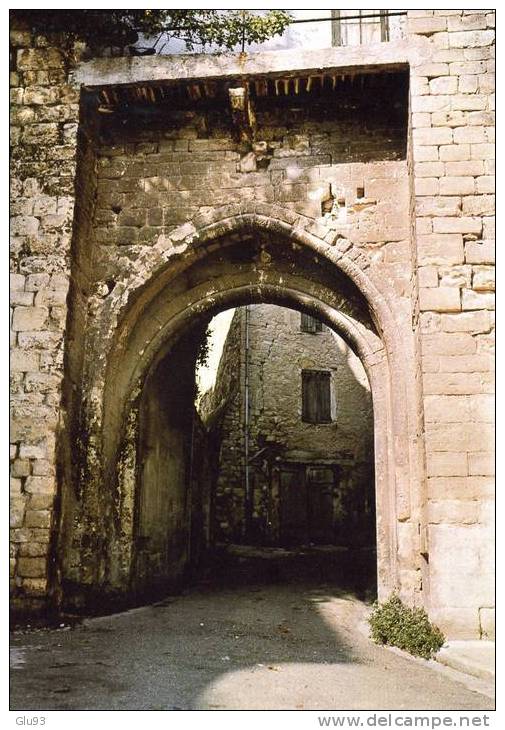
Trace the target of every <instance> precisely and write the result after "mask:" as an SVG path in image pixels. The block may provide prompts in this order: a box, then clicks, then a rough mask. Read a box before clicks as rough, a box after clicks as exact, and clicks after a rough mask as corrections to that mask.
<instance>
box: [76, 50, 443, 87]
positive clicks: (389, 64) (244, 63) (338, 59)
mask: <svg viewBox="0 0 505 730" xmlns="http://www.w3.org/2000/svg"><path fill="white" fill-rule="evenodd" d="M428 52H429V45H427V43H426V41H425V39H422V38H420V39H418V41H417V42H413V39H412V38H410V39H408V40H407V39H402V40H399V41H392V42H389V43H375V44H370V45H366V46H346V47H335V48H325V49H316V50H314V49H310V50H303V49H301V48H296V49H290V50H287V51H266V52H262V53H250V54H247V53H223V54H220V55H211V54H208V55H203V54H187V55H173V56H161V55H160V56H148V57H141V58H139V57H135V56H125V57H121V58H101V59H94V60H92V61H87V62H85V63H81V64H79V65H78V66H77V68H76V69H75V70H74V71H73V73H72V81H73V82H74V83H76V84H81V85H84V86H88V87H96V86H113V85H116V84H140V83H149V82H156V81H170V80H173V81H175V80H179V79H187V80H189V79H204V78H216V79H218V78H221V79H226V78H230V77H242V78H244V77H250V76H259V75H263V76H266V75H268V76H270V77H272V76H275V75H280V74H282V75H295V74H296V73H299V72H303V73H305V74H307V73H314V74H317V73H321V72H322V71H325V70H330V69H335V70H337V71H338V72H339V73H342V74H345V73H347V72H350V71H352V72H354V73H372V72H374V71H375V72H380V71H388V70H389V71H395V70H405V69H407V67H408V65H409V63H413V62H415V63H419V62H420V61H421V60H422V58H423V56H425V55H426V56H427V55H428Z"/></svg>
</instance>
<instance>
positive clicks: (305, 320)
mask: <svg viewBox="0 0 505 730" xmlns="http://www.w3.org/2000/svg"><path fill="white" fill-rule="evenodd" d="M300 329H301V331H302V332H310V333H312V334H313V333H314V332H322V331H323V323H322V322H320V321H319V320H318V319H316V318H315V317H312V316H311V315H310V314H304V313H303V312H302V313H301V318H300Z"/></svg>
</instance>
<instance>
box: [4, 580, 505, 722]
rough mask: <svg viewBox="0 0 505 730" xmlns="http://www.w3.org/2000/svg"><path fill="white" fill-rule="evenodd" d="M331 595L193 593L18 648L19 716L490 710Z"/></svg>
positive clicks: (36, 636)
mask: <svg viewBox="0 0 505 730" xmlns="http://www.w3.org/2000/svg"><path fill="white" fill-rule="evenodd" d="M367 610H368V608H367V606H366V605H365V604H364V603H362V602H360V601H359V600H357V599H356V598H355V597H353V596H352V595H350V594H345V593H343V592H338V591H336V590H335V589H332V588H331V587H330V586H328V585H320V586H310V585H307V584H304V585H298V584H284V585H267V586H242V587H238V588H237V587H235V588H219V589H205V588H200V589H194V590H192V591H189V592H187V593H186V594H183V595H181V596H177V597H170V598H167V599H166V600H165V601H162V602H161V603H158V604H155V605H153V606H148V607H145V608H140V609H135V610H132V611H128V612H125V613H121V614H115V615H112V616H107V617H100V618H92V619H87V620H86V621H84V623H82V624H80V625H76V626H75V627H74V628H68V627H65V628H62V629H50V630H48V629H39V630H36V631H33V630H30V631H24V630H23V631H17V632H14V634H13V637H12V669H11V685H12V688H11V709H14V710H208V709H216V710H218V709H219V710H221V709H243V710H246V709H251V710H252V709H256V710H262V709H290V710H294V709H296V710H304V709H307V710H309V709H311V710H366V709H376V710H382V709H396V710H399V709H415V710H421V709H422V710H439V709H443V710H456V709H457V710H483V709H492V708H493V705H494V703H493V700H492V699H490V697H489V696H486V695H485V694H483V693H482V692H480V691H475V689H471V688H469V686H468V683H466V686H465V683H462V682H461V681H457V679H454V676H456V677H457V676H458V675H450V676H448V675H447V673H446V672H444V671H443V670H442V669H438V668H434V667H433V662H429V663H428V662H425V661H423V660H411V659H408V658H405V657H404V656H399V655H397V654H395V653H393V652H391V651H390V650H388V649H385V648H384V647H378V646H375V645H374V644H373V643H372V642H371V641H370V640H369V639H368V638H367V635H366V630H365V619H366V613H367Z"/></svg>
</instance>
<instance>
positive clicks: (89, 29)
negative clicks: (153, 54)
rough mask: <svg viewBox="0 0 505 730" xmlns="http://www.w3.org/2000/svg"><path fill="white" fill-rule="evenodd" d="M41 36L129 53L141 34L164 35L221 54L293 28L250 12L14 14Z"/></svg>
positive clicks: (280, 14)
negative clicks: (53, 35) (62, 37)
mask: <svg viewBox="0 0 505 730" xmlns="http://www.w3.org/2000/svg"><path fill="white" fill-rule="evenodd" d="M11 17H12V18H15V19H17V20H21V21H22V22H23V23H24V24H27V25H28V26H29V27H30V28H31V29H32V30H33V31H35V32H38V33H48V32H53V33H63V34H65V35H66V36H67V37H69V36H70V37H73V38H75V39H76V40H80V41H84V42H86V44H87V45H88V46H89V47H90V48H97V47H103V46H119V47H125V46H127V45H132V44H134V43H136V41H137V40H138V38H139V33H142V34H144V35H145V36H147V37H155V36H157V35H158V34H159V33H161V32H163V31H166V32H167V35H168V37H172V38H180V39H181V40H183V41H184V42H185V43H186V46H187V48H188V49H189V50H193V49H194V47H195V45H196V46H200V45H203V46H208V45H210V44H213V45H215V46H217V47H218V48H221V49H227V50H233V49H236V48H237V46H238V47H239V50H240V49H242V50H243V49H244V48H245V46H246V45H248V44H250V43H261V42H263V41H265V40H267V39H268V38H272V37H273V36H275V35H279V34H281V33H283V31H284V29H285V28H286V27H287V26H288V25H289V23H290V22H291V16H290V14H289V12H288V11H286V10H270V11H268V12H266V13H265V14H263V15H257V14H255V13H253V12H251V11H249V10H12V11H11Z"/></svg>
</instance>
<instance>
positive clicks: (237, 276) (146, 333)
mask: <svg viewBox="0 0 505 730" xmlns="http://www.w3.org/2000/svg"><path fill="white" fill-rule="evenodd" d="M265 241H266V243H265ZM254 247H256V248H254ZM288 250H289V257H288V256H287V254H286V252H287V251H288ZM230 252H240V254H241V256H243V257H244V261H246V264H244V263H240V262H239V263H237V264H234V267H232V268H233V276H228V274H227V272H226V271H225V269H224V267H223V266H221V269H222V270H220V269H219V266H220V265H221V264H220V263H219V261H220V259H219V256H221V255H222V254H223V256H229V255H230ZM254 252H256V254H258V256H259V258H258V260H257V261H256V262H255V261H254V256H253V253H254ZM258 252H259V253H258ZM261 252H263V253H264V254H265V256H264V259H265V260H263V259H262V253H261ZM288 259H289V265H288V263H286V261H287V260H288ZM291 259H292V262H291ZM224 260H225V262H226V258H225V259H224ZM383 284H384V282H383V281H382V280H381V278H380V277H378V276H377V275H376V274H375V272H374V269H373V266H371V262H370V260H369V259H368V257H367V255H366V253H365V252H364V251H362V250H360V249H359V248H357V247H356V246H354V245H352V244H351V242H350V241H348V240H347V239H345V238H343V237H342V236H341V235H340V234H338V233H337V232H336V231H335V230H333V229H332V228H331V227H327V226H325V225H323V224H321V223H318V222H315V221H314V220H313V219H310V218H307V217H305V216H302V215H298V214H295V213H293V212H291V211H286V210H284V209H283V208H281V207H280V206H276V205H268V204H264V203H261V204H253V203H248V204H240V205H239V204H237V205H226V206H222V207H220V208H216V209H214V210H213V211H212V213H209V214H205V215H203V214H200V215H198V216H197V217H196V218H195V219H193V220H192V221H191V222H189V223H185V224H184V225H182V226H179V227H177V228H174V229H173V230H172V231H170V233H169V234H168V235H167V236H161V237H160V239H159V240H158V242H157V243H156V244H155V245H154V247H153V248H152V249H151V250H150V251H148V252H147V253H145V254H143V255H142V256H139V257H138V259H137V260H136V261H135V263H134V265H133V267H132V269H131V270H130V272H129V274H128V275H127V276H126V277H125V278H124V279H123V280H121V281H118V282H116V284H115V286H114V288H113V289H112V291H111V292H110V294H109V295H108V296H106V297H105V298H104V300H103V301H102V302H101V303H100V304H99V306H97V309H96V316H95V318H94V320H93V323H92V325H91V326H90V329H89V332H88V333H87V336H88V337H89V338H90V339H91V342H92V346H91V347H89V348H88V350H89V351H90V352H93V353H94V356H93V358H92V359H90V358H88V361H87V362H86V363H85V370H84V376H85V377H86V380H87V382H88V393H89V397H88V399H87V401H86V403H83V404H82V414H81V419H82V420H81V422H82V428H83V431H84V432H85V433H86V436H87V438H86V454H85V456H84V461H85V464H84V468H83V474H84V475H85V476H84V477H83V478H84V479H85V480H86V484H84V485H81V488H80V493H81V494H83V499H82V503H81V504H80V505H79V506H78V510H79V512H80V515H81V518H80V519H79V520H78V522H79V523H80V525H81V528H80V529H81V535H80V537H79V539H78V540H77V542H79V541H81V543H82V538H83V535H84V533H86V531H89V530H90V529H92V530H94V531H95V533H99V534H100V535H101V537H100V545H101V547H102V554H101V556H100V560H101V561H102V562H101V567H100V566H99V565H98V562H97V556H96V555H94V554H92V553H89V552H88V553H87V554H86V555H85V556H84V553H83V554H82V555H81V561H82V562H83V570H84V571H87V573H88V574H91V575H93V578H92V582H95V583H97V585H100V584H101V585H102V586H103V585H104V583H107V584H109V585H111V586H113V587H114V590H117V591H119V592H120V593H125V594H126V593H128V590H129V585H130V579H131V565H130V563H131V555H130V557H129V556H128V555H129V548H128V545H127V541H128V539H129V538H128V535H130V536H131V530H132V524H133V517H132V514H131V513H132V511H133V510H134V503H133V501H132V500H131V494H130V502H129V506H128V507H127V508H125V507H124V505H125V503H126V502H127V501H128V500H126V502H125V490H128V489H129V490H130V492H131V490H133V491H134V489H135V480H136V465H135V458H134V450H135V447H134V442H135V438H136V436H135V433H134V430H135V419H134V418H133V419H132V417H131V414H132V413H133V412H134V410H135V404H136V403H137V402H138V398H139V396H140V394H141V392H142V388H143V383H144V381H145V379H146V377H147V375H148V373H149V372H150V370H151V369H152V367H153V364H154V363H155V362H156V361H157V359H159V357H160V353H165V352H166V351H167V349H169V348H170V347H171V346H172V345H173V343H174V342H175V341H176V339H177V337H178V336H180V333H181V332H183V331H184V329H185V328H187V327H188V326H189V325H190V324H191V322H192V321H195V320H196V319H197V318H199V317H200V318H202V317H204V316H210V314H212V313H217V312H218V311H221V310H222V309H226V308H228V307H230V306H238V305H240V304H241V303H248V302H254V301H269V302H277V303H284V304H288V305H291V306H294V307H295V308H300V309H307V310H308V311H311V312H313V313H314V314H316V316H319V317H320V318H322V319H323V320H324V321H326V322H327V324H328V325H329V326H331V327H332V328H333V329H335V331H337V332H338V333H339V334H340V335H341V336H342V337H344V339H345V340H346V341H347V342H348V343H349V344H350V345H351V347H353V349H354V350H355V351H356V352H357V353H358V354H359V356H360V357H361V359H362V361H363V364H364V366H365V368H366V370H367V373H368V376H369V379H370V383H371V387H372V396H373V404H374V414H375V439H376V492H377V502H378V505H377V507H378V508H377V516H378V527H377V530H378V546H379V560H378V583H379V595H380V596H385V595H387V593H389V592H390V591H391V590H393V589H397V588H401V576H400V574H399V569H398V561H397V525H398V521H401V522H402V521H406V520H408V519H409V518H410V516H411V495H412V493H413V492H415V491H416V490H418V489H420V485H419V484H418V483H416V481H415V480H416V476H415V475H416V472H415V469H413V468H412V465H411V463H410V448H411V441H412V439H414V438H415V434H414V433H412V425H411V424H412V423H414V422H415V419H414V418H412V415H411V414H409V412H408V411H409V402H410V399H409V398H408V397H407V387H408V386H407V382H406V379H405V375H404V368H405V356H404V351H403V347H402V342H401V338H399V337H398V330H397V323H396V321H395V316H394V312H393V309H392V307H391V305H390V303H389V301H388V296H387V292H386V291H385V290H384V286H383ZM339 288H340V289H341V291H340V290H339ZM347 300H348V301H349V307H350V309H349V311H347V312H345V311H344V312H343V311H342V309H343V308H344V309H345V307H346V302H347ZM365 310H366V311H365ZM132 424H133V425H132ZM132 429H133V431H132ZM125 444H126V446H125ZM125 453H127V454H128V458H126V459H125V457H124V454H125ZM128 459H129V460H130V463H129V464H128V463H127V462H128ZM108 520H109V521H112V523H113V524H114V530H115V534H112V535H111V534H110V531H109V528H108V527H107V521H108ZM125 521H126V523H127V524H125ZM70 533H71V531H70ZM67 534H68V532H67ZM415 559H416V556H414V555H412V563H413V564H414V563H415ZM81 572H82V571H81ZM63 573H65V568H63ZM79 580H81V579H80V578H79V577H77V581H76V582H79Z"/></svg>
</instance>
